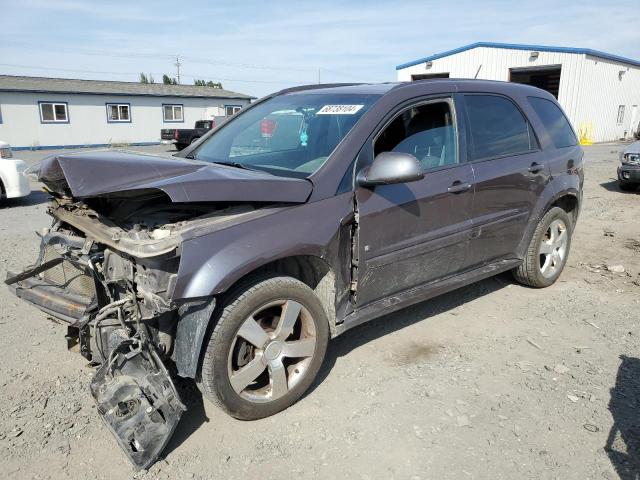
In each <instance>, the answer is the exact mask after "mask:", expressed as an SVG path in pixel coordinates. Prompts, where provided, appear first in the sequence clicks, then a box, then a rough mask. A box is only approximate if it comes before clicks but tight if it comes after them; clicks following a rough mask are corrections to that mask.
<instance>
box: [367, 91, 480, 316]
mask: <svg viewBox="0 0 640 480" xmlns="http://www.w3.org/2000/svg"><path fill="white" fill-rule="evenodd" d="M389 151H393V152H403V153H410V154H411V155H414V156H415V157H416V158H417V159H418V160H419V161H420V162H421V163H422V165H423V168H424V172H425V177H424V179H422V180H419V181H415V182H409V183H403V184H395V185H380V186H376V187H374V188H363V187H357V189H356V202H357V208H358V214H359V231H358V258H359V261H358V275H357V279H358V287H357V297H356V304H357V306H358V307H361V306H363V305H366V304H368V303H371V302H373V301H376V300H379V299H382V298H385V297H389V296H392V295H394V294H396V293H400V292H402V291H405V290H408V289H411V288H414V287H419V286H421V285H424V284H426V283H429V282H433V281H435V280H438V279H440V278H443V277H446V276H449V275H452V274H454V273H455V272H457V271H458V270H459V269H460V268H461V266H462V265H463V263H464V258H465V252H466V249H467V247H468V244H469V239H470V235H471V220H470V218H471V207H472V201H473V172H472V170H471V167H470V166H469V165H468V164H466V163H461V162H460V158H461V156H460V154H459V153H460V152H459V142H458V128H457V122H456V114H455V108H454V103H453V99H452V98H441V99H436V100H429V101H423V102H419V103H416V104H414V105H412V106H408V107H407V108H405V109H403V110H402V111H401V112H399V113H398V114H397V116H396V117H395V118H394V119H393V120H392V121H391V122H390V123H388V124H387V126H386V127H385V128H384V129H383V130H382V131H381V132H380V134H379V135H377V137H376V138H375V140H374V143H373V154H372V156H375V155H378V154H379V153H382V152H389Z"/></svg>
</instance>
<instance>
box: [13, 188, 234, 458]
mask: <svg viewBox="0 0 640 480" xmlns="http://www.w3.org/2000/svg"><path fill="white" fill-rule="evenodd" d="M152 205H155V206H152ZM202 208H203V207H199V206H193V205H189V206H184V207H182V208H176V207H175V206H172V205H170V204H168V203H167V204H164V205H163V204H162V201H161V198H153V199H150V198H147V199H142V198H137V199H136V200H135V201H131V199H129V200H128V201H127V202H126V203H124V204H123V203H122V202H121V201H119V200H113V199H111V200H109V201H106V200H105V199H98V200H95V201H86V202H79V201H74V200H72V199H70V198H64V197H59V196H57V197H55V198H54V199H53V200H52V202H51V205H50V207H49V213H50V214H51V216H52V217H53V218H54V223H53V226H52V228H51V229H48V230H46V231H44V232H43V233H42V235H41V250H40V255H39V258H38V259H37V261H36V263H35V264H34V265H33V266H32V267H30V268H28V269H27V270H25V271H24V272H23V273H20V274H17V275H16V274H11V273H9V274H8V276H7V280H6V283H7V284H9V286H10V287H11V288H12V289H13V290H14V292H15V294H16V295H17V296H18V297H20V298H22V299H24V300H25V301H27V302H29V303H31V304H33V305H35V306H37V307H38V308H40V309H41V310H43V311H44V312H46V313H47V314H48V315H49V316H51V317H53V318H55V319H57V320H59V321H62V322H64V323H66V325H67V336H66V339H67V343H68V347H69V349H71V350H74V351H77V352H78V353H80V354H81V355H83V356H84V357H85V358H86V359H87V360H89V361H90V362H91V363H92V364H95V365H96V366H98V367H99V368H98V369H97V373H96V375H95V377H94V378H93V380H92V382H91V394H92V395H93V397H94V399H95V401H96V404H97V410H98V412H99V413H100V415H101V416H102V418H103V420H104V421H105V422H106V424H107V426H108V427H109V429H110V430H111V431H112V433H113V434H114V436H115V437H116V439H117V441H118V443H119V445H120V446H121V447H122V449H123V450H124V452H125V453H126V455H127V456H128V458H129V459H130V460H131V462H132V463H133V464H134V465H135V466H136V467H137V468H148V467H149V466H150V465H151V464H153V463H154V462H155V461H156V459H157V458H158V456H159V455H160V454H161V452H162V450H163V448H164V447H165V445H166V443H167V441H168V440H169V438H170V437H171V435H172V433H173V431H174V429H175V428H176V425H177V424H178V421H179V419H180V416H181V414H182V412H183V411H185V406H184V405H183V403H182V402H181V400H180V397H179V395H178V392H177V391H176V388H175V386H174V383H173V381H172V379H171V376H170V374H169V373H168V371H167V365H171V366H173V365H174V364H175V365H177V366H178V373H180V374H181V375H183V376H189V377H194V376H195V374H196V368H197V360H198V357H199V353H200V347H199V346H200V345H201V344H202V339H203V338H204V334H205V332H206V327H207V323H208V320H209V318H210V316H211V313H212V311H213V308H214V305H215V300H214V299H213V298H202V299H197V300H195V301H189V302H182V303H176V302H174V301H173V300H172V293H173V289H174V287H175V284H176V277H177V273H178V266H179V263H180V248H181V231H182V229H183V228H184V227H185V225H188V224H189V221H188V219H190V218H200V217H202V215H203V211H202ZM211 208H212V207H211V206H209V207H208V209H209V210H211ZM222 210H224V209H222ZM99 211H100V212H102V213H98V212H99ZM209 215H211V212H209ZM160 218H162V219H163V220H162V221H160V220H159V219H160ZM176 339H178V342H176Z"/></svg>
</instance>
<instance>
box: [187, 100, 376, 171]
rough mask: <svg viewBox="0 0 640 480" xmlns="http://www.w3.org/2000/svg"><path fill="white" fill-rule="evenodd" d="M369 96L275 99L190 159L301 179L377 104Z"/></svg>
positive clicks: (240, 118)
mask: <svg viewBox="0 0 640 480" xmlns="http://www.w3.org/2000/svg"><path fill="white" fill-rule="evenodd" d="M378 98H380V96H379V95H372V94H344V93H343V94H326V93H315V94H314V93H298V94H289V95H280V96H277V97H274V98H271V99H269V100H266V101H265V102H262V103H261V104H259V105H256V106H255V107H253V108H251V109H249V110H246V111H245V112H242V113H240V114H238V116H237V117H236V118H234V119H233V120H232V121H230V122H229V124H227V125H225V126H223V127H222V128H221V129H220V130H219V131H218V132H216V133H215V134H214V135H213V136H211V137H209V139H207V140H206V141H205V142H204V143H203V144H202V145H201V146H200V147H199V148H198V149H197V150H196V151H195V152H193V153H192V154H191V156H190V158H195V159H196V160H201V161H205V162H212V163H225V164H230V165H235V166H237V167H240V168H250V169H256V170H264V171H267V172H269V173H272V174H274V175H281V176H288V177H299V178H305V177H308V176H309V175H311V174H312V173H314V172H315V171H316V170H318V169H319V168H320V167H321V166H322V164H323V163H324V162H325V161H326V160H327V157H329V155H330V154H331V152H333V150H334V149H335V147H336V146H337V145H338V143H340V141H341V140H342V139H343V138H344V137H345V136H346V135H347V133H349V131H350V130H351V129H352V128H353V126H354V125H355V124H356V122H357V121H358V120H359V119H360V117H362V115H363V114H364V113H365V112H366V111H367V110H368V109H369V107H370V106H371V105H372V104H373V103H374V102H375V101H376V100H377V99H378Z"/></svg>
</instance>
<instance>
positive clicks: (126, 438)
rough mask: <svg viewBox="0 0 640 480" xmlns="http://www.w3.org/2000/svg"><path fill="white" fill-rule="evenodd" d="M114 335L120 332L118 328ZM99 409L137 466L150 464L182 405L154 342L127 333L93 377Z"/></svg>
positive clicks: (93, 389)
mask: <svg viewBox="0 0 640 480" xmlns="http://www.w3.org/2000/svg"><path fill="white" fill-rule="evenodd" d="M111 335H112V336H115V338H116V339H117V338H119V335H118V332H112V334H111ZM91 394H92V395H93V398H94V399H95V401H96V404H97V406H98V413H99V414H100V415H101V416H102V419H103V420H104V422H105V423H106V424H107V426H108V427H109V429H110V430H111V432H112V433H113V435H114V436H115V437H116V440H117V441H118V444H119V445H120V447H121V448H122V450H123V451H124V452H125V453H126V455H127V457H129V460H131V462H132V463H133V464H134V465H135V466H136V467H137V468H148V467H149V466H151V465H152V464H153V463H154V462H155V461H156V459H157V458H158V456H159V455H160V453H161V452H162V450H163V449H164V447H165V446H166V444H167V442H168V441H169V439H170V438H171V435H172V433H173V431H174V430H175V428H176V426H177V425H178V421H179V420H180V415H181V414H182V412H184V411H185V410H186V407H185V406H184V405H183V403H182V402H181V401H180V398H179V396H178V392H177V391H176V388H175V386H174V385H173V382H172V381H171V377H170V376H169V374H168V372H167V370H166V369H165V367H164V365H163V364H162V360H160V358H159V356H158V354H157V353H156V352H155V350H154V348H153V347H152V346H151V345H149V344H145V343H144V342H142V341H140V340H137V339H132V338H125V339H124V340H122V341H120V343H118V344H117V345H116V346H115V347H114V348H113V350H111V353H110V354H109V360H108V362H105V363H103V364H102V366H101V367H100V368H99V369H98V371H97V373H96V375H95V377H94V378H93V380H92V382H91Z"/></svg>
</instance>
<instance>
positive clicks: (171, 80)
mask: <svg viewBox="0 0 640 480" xmlns="http://www.w3.org/2000/svg"><path fill="white" fill-rule="evenodd" d="M140 83H145V84H148V83H156V81H155V79H154V78H153V75H151V74H149V75H147V74H146V73H143V72H141V73H140ZM162 83H163V84H165V85H178V81H177V80H176V79H175V77H170V76H169V75H167V74H164V75H162ZM193 84H194V85H196V86H198V87H211V88H222V83H221V82H213V81H211V80H209V81H205V80H198V79H194V80H193Z"/></svg>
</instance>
